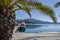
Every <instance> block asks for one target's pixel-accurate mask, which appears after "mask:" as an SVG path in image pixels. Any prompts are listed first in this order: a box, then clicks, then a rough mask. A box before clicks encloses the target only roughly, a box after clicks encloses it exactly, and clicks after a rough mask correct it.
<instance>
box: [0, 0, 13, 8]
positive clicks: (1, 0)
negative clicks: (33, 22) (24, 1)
mask: <svg viewBox="0 0 60 40" xmlns="http://www.w3.org/2000/svg"><path fill="white" fill-rule="evenodd" d="M11 2H12V0H0V4H2V5H3V6H4V7H7V6H9V5H10V4H11Z"/></svg>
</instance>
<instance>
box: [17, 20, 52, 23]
mask: <svg viewBox="0 0 60 40" xmlns="http://www.w3.org/2000/svg"><path fill="white" fill-rule="evenodd" d="M16 22H18V23H21V22H25V23H30V24H53V22H46V21H40V20H36V19H25V20H16Z"/></svg>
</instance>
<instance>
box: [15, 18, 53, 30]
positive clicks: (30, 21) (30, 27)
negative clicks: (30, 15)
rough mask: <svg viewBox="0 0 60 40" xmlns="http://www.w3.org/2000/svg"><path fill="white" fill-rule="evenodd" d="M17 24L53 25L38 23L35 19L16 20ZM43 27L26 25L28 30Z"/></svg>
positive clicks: (43, 22)
mask: <svg viewBox="0 0 60 40" xmlns="http://www.w3.org/2000/svg"><path fill="white" fill-rule="evenodd" d="M16 22H17V23H21V22H25V23H27V24H54V23H53V22H46V21H40V20H36V19H24V20H16ZM42 26H43V25H26V27H27V28H28V29H32V28H38V27H42Z"/></svg>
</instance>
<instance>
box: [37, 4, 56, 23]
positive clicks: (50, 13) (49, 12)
mask: <svg viewBox="0 0 60 40" xmlns="http://www.w3.org/2000/svg"><path fill="white" fill-rule="evenodd" d="M36 8H37V9H38V10H40V11H41V12H43V13H44V14H46V15H48V16H50V17H51V19H52V20H53V21H54V22H55V23H56V22H57V21H56V17H55V14H54V12H53V10H52V8H50V7H48V6H43V5H41V6H37V7H36Z"/></svg>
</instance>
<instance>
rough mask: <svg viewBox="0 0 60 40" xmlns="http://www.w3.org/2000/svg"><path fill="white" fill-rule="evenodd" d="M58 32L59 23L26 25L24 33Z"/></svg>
mask: <svg viewBox="0 0 60 40" xmlns="http://www.w3.org/2000/svg"><path fill="white" fill-rule="evenodd" d="M39 32H60V24H35V25H33V24H32V25H26V30H25V33H39Z"/></svg>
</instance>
